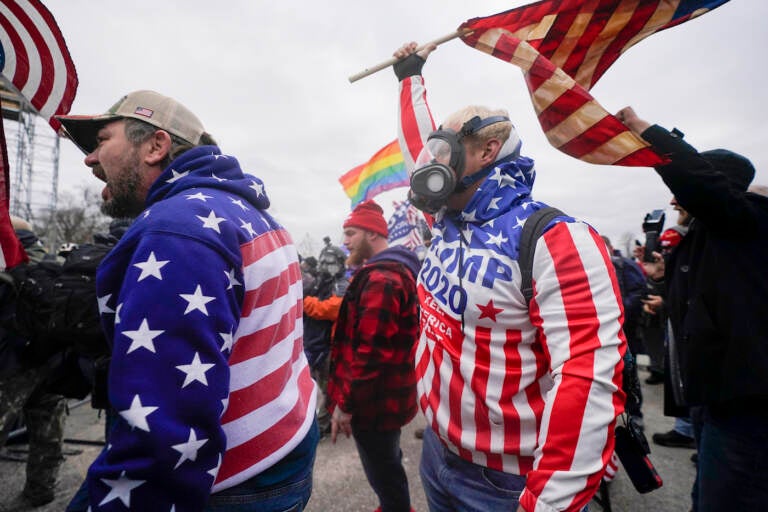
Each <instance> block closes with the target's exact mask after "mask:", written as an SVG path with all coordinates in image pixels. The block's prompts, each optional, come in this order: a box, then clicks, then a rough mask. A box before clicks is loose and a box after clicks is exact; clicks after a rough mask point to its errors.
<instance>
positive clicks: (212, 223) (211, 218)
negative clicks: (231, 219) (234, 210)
mask: <svg viewBox="0 0 768 512" xmlns="http://www.w3.org/2000/svg"><path fill="white" fill-rule="evenodd" d="M195 217H197V218H198V219H200V220H201V221H202V222H203V227H204V228H208V229H212V230H214V231H215V232H217V233H219V234H221V228H219V224H221V223H222V222H224V221H226V220H227V219H225V218H224V217H217V216H216V212H214V211H213V210H211V213H209V214H208V216H207V217H202V216H200V215H195Z"/></svg>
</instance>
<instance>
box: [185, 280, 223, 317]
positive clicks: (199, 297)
mask: <svg viewBox="0 0 768 512" xmlns="http://www.w3.org/2000/svg"><path fill="white" fill-rule="evenodd" d="M179 297H181V298H182V299H184V300H185V301H187V309H185V310H184V314H185V315H186V314H188V313H191V312H193V311H200V312H201V313H202V314H204V315H205V316H208V308H207V307H205V305H206V304H208V303H209V302H213V301H214V300H216V297H209V296H206V295H203V290H202V288H201V287H200V285H197V288H195V291H194V292H193V293H180V294H179Z"/></svg>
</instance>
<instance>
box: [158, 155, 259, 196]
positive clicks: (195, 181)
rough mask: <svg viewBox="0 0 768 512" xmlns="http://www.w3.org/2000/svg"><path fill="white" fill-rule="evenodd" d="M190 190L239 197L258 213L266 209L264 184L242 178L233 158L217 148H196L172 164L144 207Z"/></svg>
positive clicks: (161, 177)
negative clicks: (214, 191)
mask: <svg viewBox="0 0 768 512" xmlns="http://www.w3.org/2000/svg"><path fill="white" fill-rule="evenodd" d="M193 188H211V189H218V190H223V191H226V192H229V193H231V194H235V195H237V196H240V197H242V198H243V199H245V200H246V201H247V202H248V203H250V204H251V205H253V206H254V207H256V208H257V209H259V210H266V209H267V208H269V198H268V197H267V193H266V192H265V190H264V183H263V182H262V181H261V180H260V179H259V178H256V177H254V176H251V175H248V174H244V173H243V171H242V170H241V169H240V163H239V162H238V161H237V159H236V158H235V157H232V156H228V155H222V154H221V150H220V149H219V148H218V147H216V146H198V147H195V148H192V149H190V150H188V151H186V152H184V153H183V154H182V155H181V156H179V157H178V158H176V159H175V160H173V161H172V162H171V164H170V165H169V166H168V167H167V168H166V169H165V170H164V171H163V173H162V174H161V175H160V176H159V177H158V178H157V180H155V182H154V183H153V184H152V187H151V188H150V189H149V193H148V194H147V205H146V206H147V207H149V206H151V205H153V204H155V203H157V202H158V201H162V200H163V199H164V198H166V197H168V196H174V195H177V194H180V193H181V192H183V191H185V190H189V189H193Z"/></svg>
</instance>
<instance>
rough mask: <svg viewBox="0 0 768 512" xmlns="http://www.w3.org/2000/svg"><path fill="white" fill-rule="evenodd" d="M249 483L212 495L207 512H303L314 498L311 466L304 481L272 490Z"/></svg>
mask: <svg viewBox="0 0 768 512" xmlns="http://www.w3.org/2000/svg"><path fill="white" fill-rule="evenodd" d="M250 482H251V481H250V480H246V481H245V482H243V483H242V484H240V485H236V486H234V487H231V488H229V489H225V490H223V491H221V492H217V493H216V494H212V495H211V497H210V499H209V500H208V505H206V507H205V512H301V511H302V510H304V507H306V506H307V503H308V502H309V497H310V496H311V495H312V467H311V466H310V468H309V473H307V474H304V475H303V476H302V477H301V478H297V479H295V480H293V481H291V482H287V483H285V484H283V485H280V486H275V487H273V488H271V489H266V490H265V489H264V488H262V487H260V486H256V485H252V484H251V483H250Z"/></svg>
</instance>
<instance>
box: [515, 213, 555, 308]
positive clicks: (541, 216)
mask: <svg viewBox="0 0 768 512" xmlns="http://www.w3.org/2000/svg"><path fill="white" fill-rule="evenodd" d="M564 215H565V214H564V213H563V212H561V211H560V210H558V209H557V208H555V207H553V206H547V207H544V208H542V209H540V210H536V211H535V212H533V213H532V214H531V215H530V216H529V217H528V219H527V220H526V221H525V224H523V232H522V233H520V247H519V250H518V255H517V263H518V265H519V266H520V274H521V277H522V282H521V283H520V291H521V292H523V297H525V303H526V304H530V302H531V299H532V298H533V254H534V253H535V252H536V242H537V241H538V240H539V237H541V235H542V233H544V229H545V228H546V227H547V225H548V224H549V223H550V222H552V220H553V219H554V218H555V217H561V216H564Z"/></svg>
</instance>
